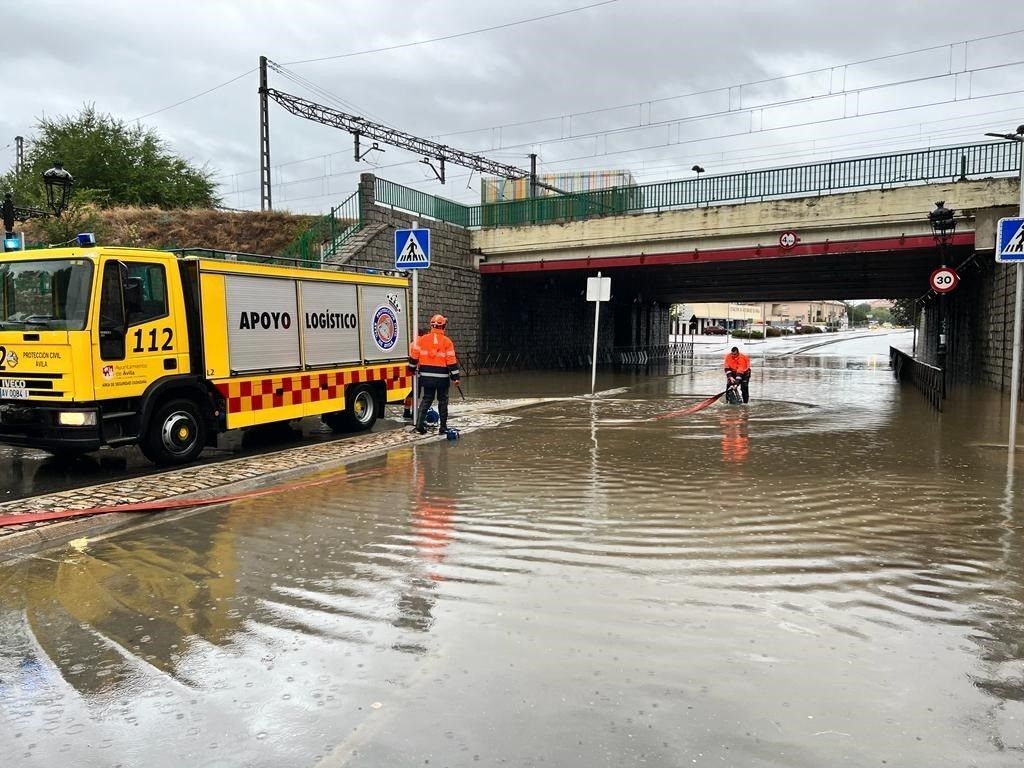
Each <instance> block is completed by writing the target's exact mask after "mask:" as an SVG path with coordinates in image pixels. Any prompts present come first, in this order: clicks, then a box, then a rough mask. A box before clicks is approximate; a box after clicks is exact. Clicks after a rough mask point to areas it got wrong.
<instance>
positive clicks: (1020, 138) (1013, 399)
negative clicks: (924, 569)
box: [985, 125, 1024, 462]
mask: <svg viewBox="0 0 1024 768" xmlns="http://www.w3.org/2000/svg"><path fill="white" fill-rule="evenodd" d="M985 135H986V136H993V137H995V138H997V139H1006V140H1007V141H1016V142H1017V143H1018V144H1020V214H1019V215H1021V216H1024V125H1018V126H1017V132H1016V133H986V134H985ZM1015 269H1016V271H1017V285H1016V291H1015V293H1014V304H1013V364H1012V365H1011V367H1010V440H1009V452H1010V461H1011V462H1012V461H1013V457H1014V454H1015V452H1016V450H1017V403H1018V401H1019V400H1020V334H1021V328H1020V324H1021V301H1022V297H1024V272H1022V271H1021V265H1020V263H1019V262H1018V263H1017V264H1016V265H1015Z"/></svg>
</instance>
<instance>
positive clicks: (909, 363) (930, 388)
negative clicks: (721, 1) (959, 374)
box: [889, 347, 946, 413]
mask: <svg viewBox="0 0 1024 768" xmlns="http://www.w3.org/2000/svg"><path fill="white" fill-rule="evenodd" d="M889 365H890V367H891V368H892V373H893V376H895V377H896V381H909V382H910V383H911V384H913V385H914V386H915V387H917V388H918V389H919V390H921V392H922V393H923V394H924V396H925V398H926V399H927V400H928V402H929V403H930V404H931V406H932V408H934V409H935V410H937V411H939V412H940V413H941V412H942V401H943V400H945V398H946V377H945V375H944V373H943V370H942V369H941V368H937V367H935V366H934V365H929V364H928V363H923V362H921V361H920V360H917V359H916V358H914V357H913V356H912V355H910V354H908V353H906V352H904V351H903V350H902V349H897V348H896V347H889Z"/></svg>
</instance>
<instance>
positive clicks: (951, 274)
mask: <svg viewBox="0 0 1024 768" xmlns="http://www.w3.org/2000/svg"><path fill="white" fill-rule="evenodd" d="M959 283H960V275H958V274H957V273H956V270H955V269H953V268H952V267H939V268H938V269H936V270H935V271H934V272H932V276H931V277H929V278H928V285H929V286H930V287H931V289H932V290H933V291H935V292H936V293H949V292H950V291H952V290H953V289H954V288H956V287H957V285H958V284H959Z"/></svg>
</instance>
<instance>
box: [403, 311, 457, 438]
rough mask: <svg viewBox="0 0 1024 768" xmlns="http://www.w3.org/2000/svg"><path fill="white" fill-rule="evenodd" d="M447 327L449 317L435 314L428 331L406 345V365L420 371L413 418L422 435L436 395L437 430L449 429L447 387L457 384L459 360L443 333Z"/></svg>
mask: <svg viewBox="0 0 1024 768" xmlns="http://www.w3.org/2000/svg"><path fill="white" fill-rule="evenodd" d="M447 326H448V319H447V318H446V317H445V316H444V315H434V316H433V317H432V318H430V331H429V332H428V333H425V334H423V335H422V336H420V337H419V338H418V339H416V341H414V342H413V343H412V345H411V346H410V347H409V368H410V369H412V370H413V371H418V372H419V379H420V390H421V392H422V393H423V397H422V398H421V399H420V404H419V408H418V410H417V413H416V421H415V428H416V431H417V432H419V433H420V434H421V435H423V434H426V431H427V426H426V420H427V410H428V409H429V408H430V406H431V405H432V404H433V402H434V397H435V396H436V397H437V411H438V413H439V414H440V416H441V422H440V424H438V433H439V434H444V433H446V432H447V431H448V389H449V386H450V385H451V384H452V383H454V384H455V386H459V361H458V359H457V358H456V357H455V345H454V344H452V340H451V339H449V338H448V337H447V336H446V335H445V329H446V328H447Z"/></svg>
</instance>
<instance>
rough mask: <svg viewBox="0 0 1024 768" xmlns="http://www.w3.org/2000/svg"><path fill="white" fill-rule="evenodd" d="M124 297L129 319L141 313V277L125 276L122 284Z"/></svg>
mask: <svg viewBox="0 0 1024 768" xmlns="http://www.w3.org/2000/svg"><path fill="white" fill-rule="evenodd" d="M124 298H125V304H126V305H127V315H128V318H129V319H131V318H132V317H133V316H138V315H141V314H142V278H141V277H129V278H127V280H126V281H125V286H124Z"/></svg>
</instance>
